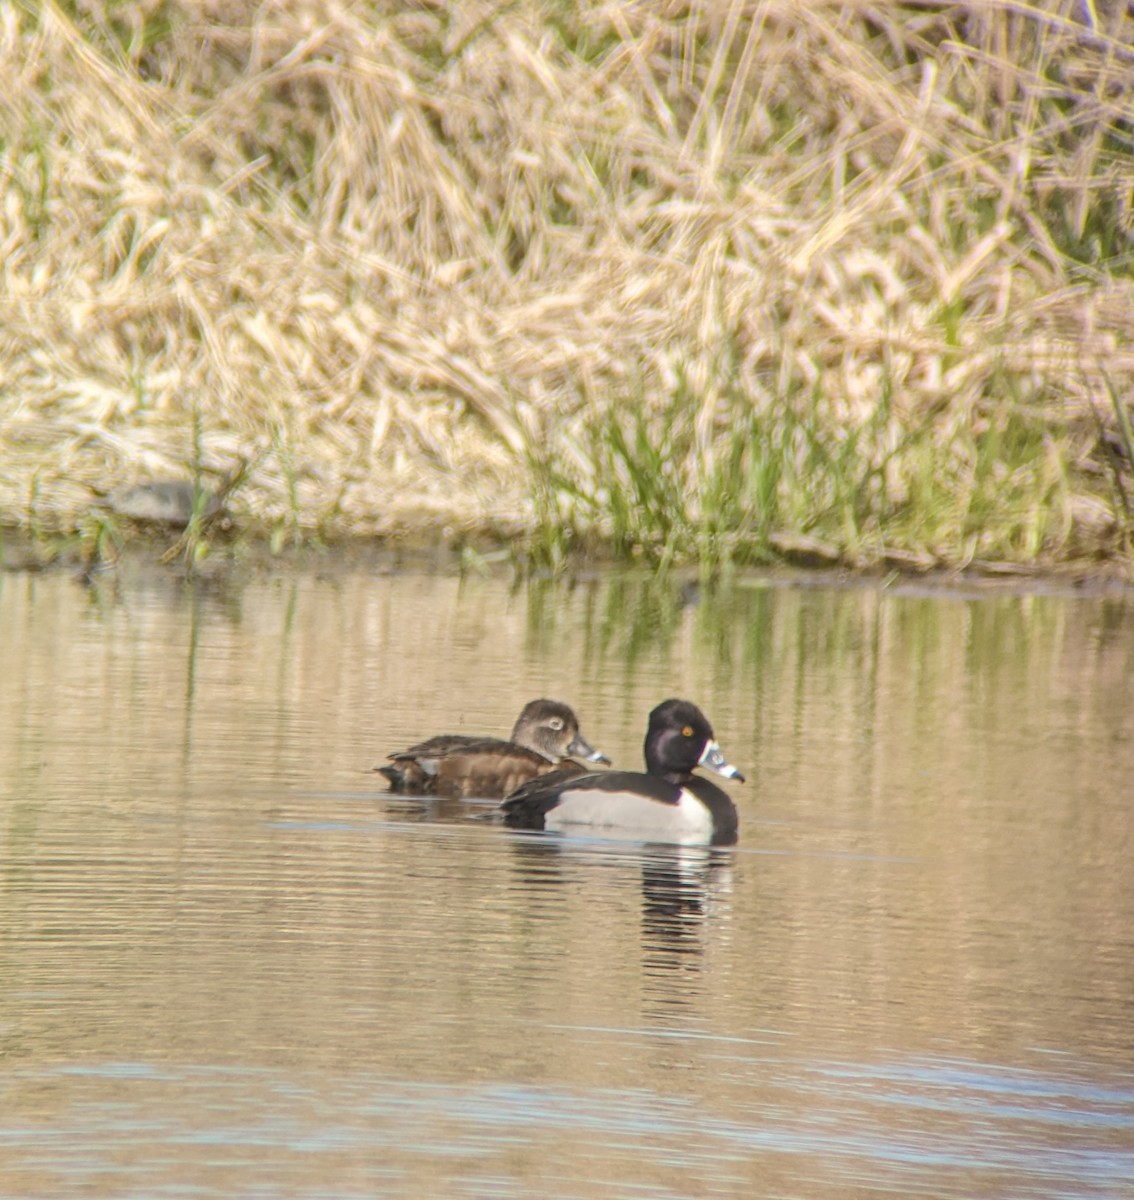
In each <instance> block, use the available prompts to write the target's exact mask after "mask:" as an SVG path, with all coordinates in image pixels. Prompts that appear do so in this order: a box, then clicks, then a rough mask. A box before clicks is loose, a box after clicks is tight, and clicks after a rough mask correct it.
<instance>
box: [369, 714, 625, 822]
mask: <svg viewBox="0 0 1134 1200" xmlns="http://www.w3.org/2000/svg"><path fill="white" fill-rule="evenodd" d="M570 755H574V756H577V757H579V758H583V759H586V760H587V761H588V762H594V763H609V762H610V759H608V758H607V757H606V755H605V754H603V753H602V752H601V751H599V750H596V749H595V748H594V746H592V745H591V744H590V742H588V741H587V739H586V738H585V737H584V736H583V735H582V733H581V732H580V730H579V719H578V717H576V716H575V713H574V712H573V710H572V709H571V708H569V707H568V706H567V705H566V704H560V703H559V701H558V700H531V701H529V702H528V703H527V704H525V705H524V709H523V712H521V713H520V715H519V717H518V718H517V719H516V724H515V725H514V726H513V728H512V736H511V738H510V739H508V740H507V741H505V740H504V739H503V738H494V737H475V736H472V737H470V736H469V735H467V734H459V733H439V734H436V735H435V736H434V737H431V738H427V739H426V740H425V741H423V742H418V743H417V745H415V746H410V747H409V748H408V749H406V750H399V751H397V752H396V753H394V754H391V755H389V756H388V757H389V759H390V763H389V765H387V766H381V767H375V768H374V769H375V771H377V772H378V773H379V774H380V775H384V776H385V777H386V778H387V779H388V780H389V781H390V791H392V792H404V793H406V794H409V795H417V796H422V795H425V796H444V797H447V798H449V799H464V798H467V797H478V798H480V799H484V800H499V799H502V798H503V797H504V796H507V795H508V793H509V792H512V791H514V790H515V789H516V788H518V787H519V786H520V785H521V784H524V783H527V782H528V781H529V780H531V779H535V778H536V777H537V776H540V775H544V774H546V773H547V772H549V771H556V770H561V771H565V772H570V771H571V770H572V768H574V769H575V771H577V772H578V773H579V774H582V772H583V768H582V767H581V766H579V764H577V763H571V762H567V761H565V759H567V757H568V756H570Z"/></svg>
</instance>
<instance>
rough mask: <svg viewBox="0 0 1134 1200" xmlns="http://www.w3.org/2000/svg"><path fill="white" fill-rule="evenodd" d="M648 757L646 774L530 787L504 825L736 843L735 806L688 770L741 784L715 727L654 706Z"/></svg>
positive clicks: (552, 780) (517, 795) (672, 704)
mask: <svg viewBox="0 0 1134 1200" xmlns="http://www.w3.org/2000/svg"><path fill="white" fill-rule="evenodd" d="M645 753H646V772H647V773H646V774H642V773H641V772H639V771H602V772H592V773H590V774H584V775H578V774H576V775H574V776H573V777H571V776H567V775H563V776H561V775H560V774H559V773H558V772H556V773H554V774H551V775H547V776H545V777H543V778H541V779H533V780H532V781H531V782H530V783H526V784H524V785H523V786H522V787H520V788H517V789H516V791H514V792H513V793H512V794H511V795H510V796H508V798H507V799H506V800H505V801H504V803H503V804H502V805H501V806H500V807H501V809H502V810H503V813H504V820H505V821H506V822H507V823H508V824H509V825H511V826H513V827H515V828H519V829H565V828H569V827H571V826H581V827H589V828H591V829H595V830H602V829H608V830H615V829H617V830H618V831H619V833H621V834H623V835H626V834H630V835H632V836H634V835H636V836H640V837H641V839H642V840H643V841H651V842H658V841H664V842H694V843H705V842H708V843H711V844H713V845H718V846H727V845H731V844H732V843H733V842H735V841H736V838H737V815H736V805H735V804H733V802H732V800H731V799H730V798H729V796H728V795H727V793H725V792H724V791H723V790H722V789H721V788H719V787H717V785H716V784H715V783H711V782H710V781H709V780H708V779H702V778H700V777H698V776H695V775H694V774H693V770H694V768H695V767H708V768H709V770H711V771H716V772H717V774H718V775H723V776H725V777H726V778H728V779H739V780H741V781H742V782H743V780H744V776H743V775H742V774H741V773H740V772H739V771H738V770H737V769H736V767H734V766H733V765H732V764H731V763H729V762H728V761H726V759H725V756H724V755H723V754H722V753H721V748H720V747H719V746H718V745H717V743H716V740H715V739H714V737H713V730H712V726H711V725H710V724H709V722H708V721H707V720H706V718H705V714H704V713H703V712H701V710H700V709H699V708H698V707H697V706H696V705H695V704H690V703H689V701H688V700H666V701H664V702H663V703H662V704H659V705H658V706H657V708H655V709H654V711H653V712H652V713H650V724H649V727H648V729H647V730H646V746H645Z"/></svg>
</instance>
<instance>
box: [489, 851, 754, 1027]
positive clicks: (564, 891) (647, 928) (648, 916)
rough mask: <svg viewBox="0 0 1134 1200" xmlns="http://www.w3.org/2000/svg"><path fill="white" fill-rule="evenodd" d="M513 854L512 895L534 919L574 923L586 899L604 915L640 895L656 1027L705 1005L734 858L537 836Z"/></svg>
mask: <svg viewBox="0 0 1134 1200" xmlns="http://www.w3.org/2000/svg"><path fill="white" fill-rule="evenodd" d="M512 851H513V856H514V866H515V872H514V883H513V887H512V889H510V890H511V891H512V892H514V896H513V901H514V903H515V904H516V905H517V906H518V907H519V909H520V910H521V911H523V912H524V913H525V914H526V915H527V917H528V918H529V919H534V920H539V921H545V920H556V921H560V920H567V919H569V916H570V913H571V912H572V911H573V909H574V907H575V906H576V905H577V903H578V897H579V895H580V893H581V892H584V893H585V894H586V895H587V896H588V897H589V900H588V903H589V904H590V905H592V906H594V907H595V909H596V910H598V909H600V908H601V906H602V905H603V904H604V903H606V902H607V901H610V900H611V899H612V898H613V899H614V900H615V901H617V898H618V895H619V894H620V893H621V892H624V890H625V889H626V888H627V887H628V886H634V887H636V888H637V890H638V891H639V892H640V896H641V926H640V929H641V933H640V939H641V981H642V999H643V1003H644V1004H645V1010H644V1012H645V1015H647V1016H648V1017H649V1018H650V1020H651V1022H654V1021H655V1020H662V1019H663V1018H664V1017H665V1015H666V1014H672V1013H674V1012H676V1011H677V1010H683V1009H688V1008H689V1007H690V1006H693V1005H695V1004H696V1003H698V1001H699V998H700V996H701V995H702V993H703V991H704V990H705V989H704V986H703V982H702V978H701V975H702V970H703V967H704V953H705V948H706V944H707V942H708V940H709V938H710V936H711V934H712V931H713V929H714V928H717V929H719V928H720V926H719V925H716V924H715V919H716V918H719V917H720V916H721V914H722V912H727V905H728V899H729V897H730V895H731V892H732V872H733V864H734V852H733V851H731V850H729V849H722V848H718V847H712V846H676V845H648V844H641V843H639V844H635V845H631V844H629V843H626V842H613V843H612V842H610V841H606V840H598V839H595V840H589V839H582V838H571V839H563V838H547V837H534V836H519V837H517V838H516V839H515V840H514V842H513V844H512ZM618 907H619V908H621V907H622V904H621V903H619V904H618ZM663 1023H664V1022H663Z"/></svg>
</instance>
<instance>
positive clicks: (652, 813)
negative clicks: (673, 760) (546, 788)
mask: <svg viewBox="0 0 1134 1200" xmlns="http://www.w3.org/2000/svg"><path fill="white" fill-rule="evenodd" d="M544 827H545V828H546V829H570V828H572V827H576V828H578V827H585V828H590V829H618V830H621V831H623V832H624V833H625V834H628V835H634V834H636V835H638V836H639V837H641V838H643V839H645V840H650V841H667V842H708V841H710V840H711V838H712V836H713V818H712V816H711V815H710V813H709V810H708V809H707V808H706V807H705V806H704V805H703V804H702V803H701V801H700V800H698V799H697V797H696V796H694V795H693V794H692V793H691V792H687V791H685V789H684V788H683V789H682V790H681V794H680V796H679V798H678V801H677V803H676V804H663V803H662V802H661V801H659V800H651V799H649V798H648V797H646V796H636V795H634V793H632V792H605V791H601V790H599V789H595V790H594V791H588V790H586V789H583V788H575V789H570V790H568V791H566V792H564V793H563V797H562V799H561V801H560V803H559V804H557V805H556V806H555V807H554V808H553V809H551V811H550V812H549V813H548V814H547V816H546V817H545V818H544Z"/></svg>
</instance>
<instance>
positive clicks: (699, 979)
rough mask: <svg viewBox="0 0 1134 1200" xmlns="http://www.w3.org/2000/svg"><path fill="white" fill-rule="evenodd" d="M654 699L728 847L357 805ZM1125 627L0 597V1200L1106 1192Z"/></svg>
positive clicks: (599, 734)
mask: <svg viewBox="0 0 1134 1200" xmlns="http://www.w3.org/2000/svg"><path fill="white" fill-rule="evenodd" d="M537 695H551V696H556V697H559V698H561V699H564V700H567V701H569V702H570V703H572V704H573V705H574V706H575V707H576V709H577V710H578V712H579V713H580V716H581V719H582V722H583V728H584V731H585V732H586V733H587V735H588V736H589V737H590V738H591V739H592V740H593V741H594V742H595V743H596V744H598V745H599V746H601V747H602V749H604V750H605V751H606V753H607V754H608V755H610V757H611V758H612V759H614V761H615V763H616V764H618V765H620V766H636V765H637V764H639V763H640V761H641V741H642V734H643V731H644V725H645V716H646V713H647V712H648V710H649V709H650V707H652V705H653V704H655V703H656V702H657V701H658V700H661V699H663V698H664V697H666V696H670V695H681V696H687V697H689V698H691V699H694V700H696V701H697V702H698V703H700V704H701V705H702V707H703V708H704V709H705V710H706V711H707V712H708V713H709V715H710V717H711V719H712V720H713V722H714V724H715V726H716V732H717V735H718V738H719V740H720V742H721V744H722V745H723V747H724V748H725V750H726V752H727V754H728V755H729V757H730V758H731V759H732V760H733V761H734V762H736V763H737V764H738V765H740V766H742V767H743V768H745V769H746V771H747V775H748V781H747V783H745V784H742V785H741V784H729V785H727V786H728V787H729V789H730V791H731V792H732V793H733V795H734V796H735V798H736V800H737V804H738V806H739V808H740V811H741V822H742V824H741V842H740V845H739V846H738V847H737V848H735V849H728V850H712V851H710V850H700V849H677V848H664V847H649V846H642V845H640V844H636V843H630V842H625V843H623V842H618V841H602V840H587V839H581V838H576V839H567V838H561V837H556V836H553V835H542V834H522V833H514V832H511V831H508V830H505V829H503V828H500V827H498V826H496V825H493V824H490V823H488V822H486V821H484V820H482V819H478V814H479V813H480V812H481V811H482V808H481V807H480V806H477V805H470V804H463V805H437V804H428V803H426V804H421V803H416V802H412V801H407V800H404V799H401V798H398V797H390V796H387V795H386V794H384V792H383V791H382V788H381V786H380V783H381V781H380V780H378V779H377V777H374V776H372V775H371V774H369V768H370V767H371V766H373V765H374V764H375V763H377V762H379V761H381V759H382V756H383V754H384V753H385V752H386V751H387V750H390V749H396V748H398V747H400V746H401V745H404V744H406V743H407V742H409V741H412V740H416V739H417V738H419V737H421V736H423V735H425V734H429V733H433V732H438V731H443V730H446V731H447V730H453V731H469V732H499V733H504V732H506V731H507V730H508V729H509V728H510V727H511V724H512V721H513V719H514V717H515V715H516V713H517V712H518V711H519V708H520V707H521V705H522V704H523V702H524V701H525V700H527V699H530V698H532V697H533V696H537ZM1132 696H1134V602H1132V600H1131V597H1130V596H1129V595H1124V594H1121V593H1119V594H1110V595H1094V596H1074V595H1059V594H1050V595H1042V594H1040V595H1037V594H1030V595H1026V594H1018V593H1016V594H1014V593H1003V592H985V593H973V594H969V595H958V594H937V595H933V594H923V595H918V594H913V593H907V594H901V593H900V592H895V591H893V590H891V591H883V590H880V589H874V588H863V589H839V588H826V587H816V586H802V585H784V584H776V585H770V584H769V583H768V582H767V581H762V580H759V579H751V580H741V581H738V582H737V583H736V584H734V585H732V586H729V587H727V588H721V589H720V590H717V591H712V592H706V593H704V594H697V593H696V592H694V591H692V590H690V589H688V588H684V589H683V588H682V587H680V586H679V585H678V584H662V585H659V584H651V583H649V582H646V581H641V580H634V579H624V578H614V577H612V578H603V579H600V580H597V581H593V582H588V583H582V584H578V585H577V586H575V587H573V588H569V587H567V586H566V585H532V586H530V587H519V588H517V587H514V586H511V585H510V584H509V583H508V582H503V581H499V580H495V579H485V580H473V581H469V580H465V581H464V582H461V581H458V580H455V579H451V578H445V577H438V576H430V577H426V576H414V575H401V576H389V575H382V574H380V573H378V572H365V571H358V572H353V573H351V572H346V573H337V574H329V575H326V576H320V575H319V574H316V573H310V574H306V575H302V576H299V577H286V578H270V577H263V576H254V577H251V578H249V579H247V580H244V581H241V582H239V583H235V582H229V583H227V584H223V585H221V584H212V585H208V586H204V585H202V586H198V587H196V588H189V587H186V586H184V585H182V584H178V583H177V582H175V581H174V580H172V579H170V578H167V577H164V576H160V575H154V576H149V575H144V574H143V575H138V576H136V577H128V578H124V579H119V580H115V579H111V578H107V579H104V580H101V581H100V582H99V583H98V584H97V585H96V586H94V587H93V588H85V587H84V586H82V585H81V584H79V583H78V582H76V581H75V580H74V579H73V578H70V577H68V576H66V575H63V574H48V575H40V576H36V575H8V576H0V866H2V874H0V1195H3V1196H19V1197H22V1196H45V1197H59V1196H63V1197H66V1196H78V1195H82V1196H115V1197H134V1196H137V1197H178V1198H183V1197H234V1196H285V1195H286V1196H301V1197H323V1196H326V1197H354V1196H359V1197H362V1196H398V1197H403V1196H404V1197H434V1196H436V1197H441V1196H445V1197H449V1196H452V1197H536V1196H538V1197H556V1198H559V1197H563V1198H567V1197H596V1198H597V1197H604V1198H605V1197H636V1198H637V1197H648V1198H659V1200H660V1198H672V1197H703V1196H727V1197H731V1196H737V1197H762V1196H774V1197H818V1198H835V1197H838V1198H840V1200H842V1198H847V1197H870V1196H883V1195H898V1196H919V1197H1122V1196H1131V1195H1134V711H1132Z"/></svg>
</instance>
